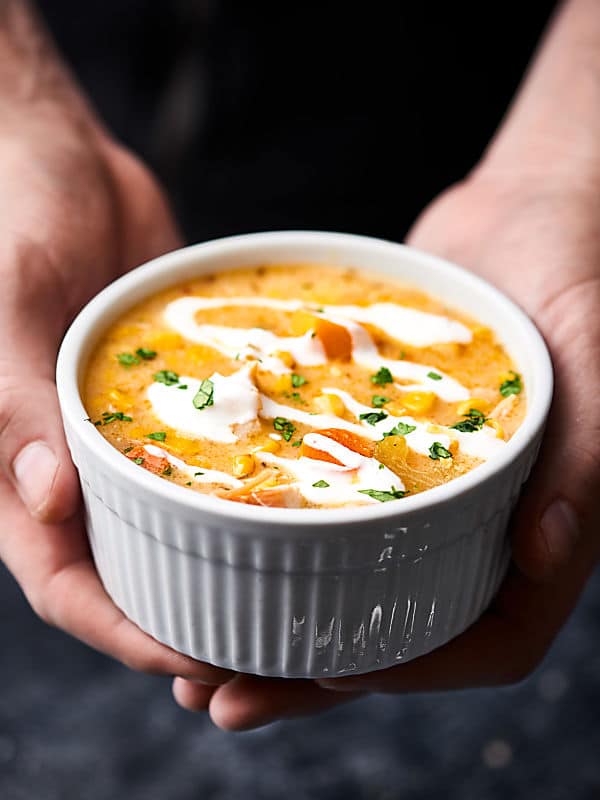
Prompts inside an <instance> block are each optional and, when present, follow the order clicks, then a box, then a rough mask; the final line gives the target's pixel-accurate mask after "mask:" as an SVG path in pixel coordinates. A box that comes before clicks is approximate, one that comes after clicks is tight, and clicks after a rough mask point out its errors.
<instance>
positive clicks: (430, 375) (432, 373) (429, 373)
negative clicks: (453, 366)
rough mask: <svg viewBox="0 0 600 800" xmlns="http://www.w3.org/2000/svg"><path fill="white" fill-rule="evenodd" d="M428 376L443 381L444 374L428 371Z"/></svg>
mask: <svg viewBox="0 0 600 800" xmlns="http://www.w3.org/2000/svg"><path fill="white" fill-rule="evenodd" d="M427 377H428V378H431V380H432V381H441V380H442V376H441V375H439V374H438V373H437V372H428V373H427Z"/></svg>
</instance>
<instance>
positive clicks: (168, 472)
mask: <svg viewBox="0 0 600 800" xmlns="http://www.w3.org/2000/svg"><path fill="white" fill-rule="evenodd" d="M162 474H163V475H167V476H168V475H172V474H173V470H172V469H171V465H170V464H169V466H168V467H165V468H164V469H163V471H162Z"/></svg>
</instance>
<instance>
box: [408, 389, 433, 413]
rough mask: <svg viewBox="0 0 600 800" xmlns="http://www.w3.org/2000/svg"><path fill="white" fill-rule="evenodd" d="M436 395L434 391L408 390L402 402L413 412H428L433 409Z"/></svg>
mask: <svg viewBox="0 0 600 800" xmlns="http://www.w3.org/2000/svg"><path fill="white" fill-rule="evenodd" d="M435 400H436V397H435V395H434V394H433V392H407V393H406V394H405V395H403V396H402V403H403V405H404V406H406V408H407V409H408V410H409V411H412V412H413V414H426V413H427V412H428V411H431V409H432V408H433V405H434V403H435Z"/></svg>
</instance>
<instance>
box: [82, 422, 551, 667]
mask: <svg viewBox="0 0 600 800" xmlns="http://www.w3.org/2000/svg"><path fill="white" fill-rule="evenodd" d="M68 433H69V441H70V445H71V448H72V452H73V455H74V458H75V462H76V464H77V466H78V469H79V472H80V476H81V481H82V487H83V494H84V500H85V507H86V512H87V525H88V533H89V537H90V542H91V546H92V551H93V555H94V559H95V562H96V566H97V569H98V572H99V574H100V577H101V579H102V581H103V583H104V586H105V588H106V590H107V592H108V593H109V595H110V596H111V597H112V598H113V600H114V602H115V603H116V604H117V605H118V606H119V608H121V609H122V610H123V611H124V613H125V614H126V615H127V617H129V618H130V619H131V620H133V621H134V622H135V623H137V624H138V625H139V627H140V628H142V630H144V631H146V632H147V633H149V634H150V635H151V636H153V637H155V638H156V639H158V640H159V641H161V642H163V643H165V644H167V645H169V646H170V647H173V648H174V649H176V650H178V651H180V652H182V653H185V654H187V655H190V656H193V657H194V658H197V659H200V660H202V661H208V662H210V663H212V664H217V665H219V666H222V667H228V668H231V669H234V670H238V671H241V672H249V673H254V674H257V675H271V676H280V677H295V678H314V677H319V676H321V677H322V676H323V675H342V674H345V673H349V672H355V673H361V672H368V671H370V670H374V669H382V668H384V667H388V666H392V665H394V664H397V663H400V662H404V661H409V660H411V659H413V658H416V657H417V656H420V655H422V654H424V653H427V652H429V651H430V650H433V649H434V648H436V647H439V646H440V645H442V644H444V643H445V642H447V641H449V640H450V639H452V638H453V637H455V636H457V635H458V634H459V633H461V632H462V631H464V630H465V629H466V628H467V627H468V626H469V625H471V624H472V623H473V622H474V621H475V620H476V619H477V618H478V617H479V616H480V614H481V613H482V612H483V611H484V610H485V608H486V607H487V606H488V604H489V603H490V601H491V599H492V598H493V596H494V594H495V593H496V591H497V589H498V586H499V584H500V582H501V580H502V578H503V576H504V573H505V571H506V567H507V564H508V560H509V546H508V542H507V538H506V526H507V522H508V519H509V516H510V513H511V511H512V509H513V507H514V505H515V503H516V500H517V498H518V495H519V491H520V489H521V485H522V484H523V482H524V481H525V479H526V478H527V475H528V473H529V470H530V468H531V465H532V464H533V461H534V460H535V457H536V454H537V445H538V443H537V442H532V444H531V448H530V449H529V450H528V451H526V452H525V453H523V454H522V457H521V460H520V462H519V463H518V464H513V465H512V467H511V469H510V470H506V473H498V474H497V475H495V476H494V477H493V479H492V481H488V482H487V483H485V484H481V485H480V486H478V487H477V490H476V491H473V492H471V494H470V496H467V497H462V498H461V501H460V502H457V503H456V504H454V507H452V506H446V507H444V508H443V510H441V511H439V512H438V513H436V514H434V515H432V514H431V513H427V511H426V510H424V511H421V512H418V513H415V514H412V515H409V516H408V517H407V518H406V519H405V518H403V516H402V514H401V513H400V514H399V515H398V517H397V518H393V521H392V520H390V519H388V520H382V521H381V522H379V523H374V524H373V525H372V526H371V527H370V528H368V529H365V530H364V531H362V532H361V531H356V530H348V531H347V533H346V532H345V531H344V530H341V531H333V532H331V531H330V532H325V535H323V536H322V537H315V535H314V532H310V533H307V535H306V536H303V535H302V533H298V532H295V534H294V535H293V536H290V538H289V539H285V538H281V537H276V538H273V537H269V536H268V535H267V536H265V533H264V530H262V529H260V528H257V529H256V530H254V531H253V530H251V529H250V530H248V529H243V528H241V527H240V528H236V526H235V524H232V523H231V521H230V522H228V523H225V524H224V523H223V522H219V520H218V518H217V519H216V520H215V519H209V518H206V519H203V518H194V517H188V516H184V515H181V514H178V515H173V514H172V513H171V511H170V510H168V509H167V510H163V509H161V508H160V507H158V506H155V505H154V504H152V503H151V502H148V497H147V496H145V495H143V494H142V495H141V496H136V494H135V492H134V491H132V489H131V487H127V486H122V485H120V484H119V483H116V482H115V481H114V480H113V479H111V476H110V475H107V474H104V473H103V472H102V471H99V470H98V465H97V464H96V460H95V458H94V454H93V453H87V452H85V450H84V449H83V448H82V447H81V443H79V442H77V440H76V438H75V437H74V436H73V433H72V431H68Z"/></svg>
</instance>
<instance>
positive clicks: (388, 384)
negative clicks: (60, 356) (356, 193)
mask: <svg viewBox="0 0 600 800" xmlns="http://www.w3.org/2000/svg"><path fill="white" fill-rule="evenodd" d="M211 298H212V306H213V307H210V306H211V302H209V301H210V299H211ZM218 298H220V300H217V299H218ZM228 302H231V303H233V304H230V305H227V303H228ZM411 310H412V311H411ZM415 311H416V312H424V313H425V314H427V315H433V316H423V315H422V314H414V312H415ZM277 337H279V338H277ZM282 340H283V341H282ZM249 343H251V344H250V346H249ZM83 397H84V403H85V406H86V409H87V411H88V414H89V416H90V421H91V422H92V423H93V424H95V425H96V426H97V428H98V431H99V432H100V433H101V434H102V435H103V436H104V437H105V438H106V439H107V440H108V441H109V442H110V443H111V444H112V445H113V446H114V447H115V448H116V449H118V450H120V451H121V452H122V453H123V454H124V455H125V456H126V457H128V458H130V459H131V460H132V462H133V463H135V464H136V465H137V466H139V467H140V468H142V469H144V468H145V469H147V470H150V471H151V472H154V473H155V474H157V475H160V476H161V477H162V478H163V479H165V480H170V481H173V482H175V483H178V484H181V485H183V486H186V487H189V488H190V489H191V490H192V491H197V492H202V493H206V494H212V495H216V496H219V497H224V498H228V499H231V500H235V501H237V502H245V503H251V504H259V505H270V506H283V507H324V506H325V507H333V506H339V505H358V504H374V505H376V504H378V503H380V502H387V501H389V500H396V499H400V498H402V497H404V496H406V495H407V494H416V493H418V492H421V491H424V490H426V489H429V488H431V487H433V486H436V485H439V484H441V483H445V482H447V481H450V480H452V479H454V478H456V477H458V476H459V475H462V474H464V473H465V472H468V471H469V470H471V469H473V468H475V467H477V465H478V464H480V463H482V462H483V460H487V459H488V458H493V457H494V456H495V454H496V453H498V452H500V450H501V448H502V447H503V446H504V444H505V443H506V441H507V440H508V439H510V437H511V436H512V435H513V433H514V432H515V430H516V429H517V427H518V426H519V424H520V423H521V421H522V419H523V416H524V413H525V388H524V386H523V385H522V382H521V378H520V376H519V375H518V374H517V372H516V371H515V366H514V364H513V363H512V362H511V360H510V358H509V357H508V355H507V353H506V352H505V351H504V349H503V348H502V346H501V345H500V344H499V343H498V342H497V341H496V339H495V337H494V334H493V333H492V331H491V330H490V329H489V328H487V327H485V326H482V325H481V324H479V323H478V322H476V321H474V320H473V319H470V318H469V317H467V316H465V315H464V314H462V313H460V312H458V311H456V310H454V309H451V308H448V307H447V306H446V305H445V304H444V303H443V302H442V301H441V300H438V299H436V298H433V297H430V296H428V295H426V294H423V293H422V292H419V291H417V290H415V289H413V288H411V287H407V286H404V285H402V284H401V283H398V282H396V281H394V280H393V279H391V278H390V277H388V276H380V275H369V274H367V273H362V272H359V271H358V270H354V269H345V270H341V269H339V268H333V267H324V266H322V265H302V266H297V265H294V266H286V265H282V266H268V267H267V266H260V267H255V268H252V269H240V270H231V271H228V272H223V273H219V274H214V275H208V276H204V277H200V278H198V279H197V280H194V281H189V282H187V283H185V284H182V285H179V286H176V287H173V288H171V289H168V290H166V291H163V292H160V293H159V294H156V295H154V296H153V297H151V298H149V299H147V300H146V301H144V302H143V303H141V304H139V305H137V306H135V307H134V308H132V309H131V310H130V311H128V312H127V313H126V314H124V315H123V316H122V317H121V318H120V319H119V321H118V322H117V323H116V324H114V325H113V326H112V327H111V328H110V329H109V330H108V331H107V332H106V334H105V336H104V337H103V338H102V340H101V341H100V342H99V344H98V346H97V347H96V349H95V351H94V353H93V354H92V357H91V359H90V362H89V365H88V368H87V373H86V378H85V385H84V392H83ZM456 426H458V427H456ZM313 479H314V480H313Z"/></svg>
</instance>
